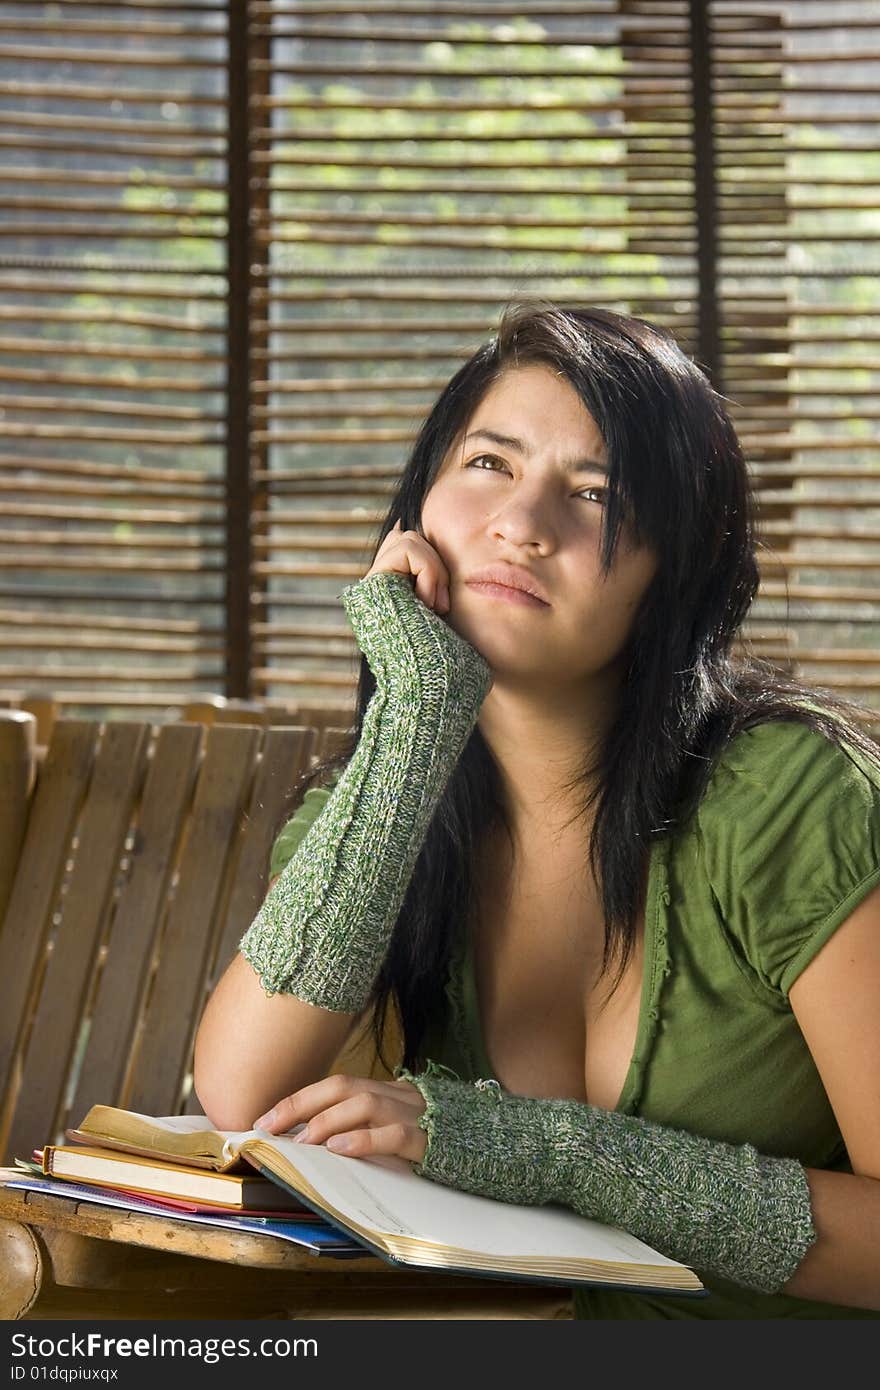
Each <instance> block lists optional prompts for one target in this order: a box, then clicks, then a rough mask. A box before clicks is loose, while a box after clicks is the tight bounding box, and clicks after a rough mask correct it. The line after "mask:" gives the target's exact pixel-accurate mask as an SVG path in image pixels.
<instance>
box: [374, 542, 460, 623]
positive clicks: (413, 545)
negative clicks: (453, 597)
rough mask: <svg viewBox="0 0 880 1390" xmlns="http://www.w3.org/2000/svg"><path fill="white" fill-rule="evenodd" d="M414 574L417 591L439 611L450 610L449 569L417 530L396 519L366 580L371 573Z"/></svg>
mask: <svg viewBox="0 0 880 1390" xmlns="http://www.w3.org/2000/svg"><path fill="white" fill-rule="evenodd" d="M388 572H390V573H392V574H405V575H406V576H407V578H409V577H411V576H414V577H415V581H416V582H415V593H416V595H417V597H418V598H420V599H421V600H422V603H424V604H425V605H426V607H428V608H433V609H434V611H435V612H436V613H448V612H449V571H448V569H447V568H446V566H445V564H444V563H443V561H442V560H441V558H440V556H439V554H438V552H437V551H436V550H435V549H434V547H433V546H432V545H431V544H430V543H429V542H428V541H426V540H425V538H424V536H422V535H420V534H419V532H418V531H402V530H401V529H400V522H399V521H395V523H394V525H393V526H392V528H391V530H390V531H389V532H388V535H387V536H386V537H385V539H384V540H383V542H382V544H381V545H380V546H379V549H378V551H377V552H376V558H375V559H374V560H373V564H372V566H371V567H370V569H369V570H367V573H366V574H365V575H364V576H363V577H364V579H369V577H370V575H371V574H382V573H388Z"/></svg>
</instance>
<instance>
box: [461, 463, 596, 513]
mask: <svg viewBox="0 0 880 1390" xmlns="http://www.w3.org/2000/svg"><path fill="white" fill-rule="evenodd" d="M484 463H500V464H501V467H502V468H504V467H506V465H505V463H504V460H503V459H499V458H496V457H495V455H494V454H477V455H476V457H475V458H472V459H470V460H469V462H468V463H466V464H465V467H466V468H474V467H480V468H481V469H482V471H483V472H484V473H492V472H494V470H493V469H491V468H483V467H482V465H483V464H484ZM590 492H601V494H602V502H603V505H604V499H605V497H606V495H607V492H608V489H607V488H606V487H584V488H581V490H580V492H577V493H575V496H576V497H584V495H585V494H586V493H590ZM586 500H587V501H589V498H587V499H586Z"/></svg>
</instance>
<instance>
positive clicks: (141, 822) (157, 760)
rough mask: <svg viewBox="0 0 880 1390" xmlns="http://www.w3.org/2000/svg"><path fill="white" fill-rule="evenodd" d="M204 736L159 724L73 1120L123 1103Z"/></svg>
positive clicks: (193, 727) (196, 728) (191, 727)
mask: <svg viewBox="0 0 880 1390" xmlns="http://www.w3.org/2000/svg"><path fill="white" fill-rule="evenodd" d="M203 736H204V729H203V727H202V726H201V725H198V724H167V725H163V726H162V727H161V728H160V729H159V731H158V737H157V739H156V743H155V747H154V748H153V750H152V757H151V759H150V766H149V770H148V772H147V778H146V783H145V785H144V790H143V795H142V797H141V802H140V806H139V807H138V808H137V812H136V815H137V819H136V823H135V825H134V843H133V846H132V850H131V854H130V864H129V873H128V876H127V878H126V880H125V882H124V884H123V886H122V888H121V890H120V893H119V897H118V900H117V903H116V911H115V914H114V919H113V923H112V925H111V928H110V936H109V940H108V943H107V948H106V955H105V959H104V963H103V968H102V970H101V973H100V978H99V980H98V984H97V987H96V991H95V998H94V1003H93V1006H92V1011H91V1024H90V1028H89V1033H88V1040H87V1044H86V1047H85V1051H84V1055H83V1057H82V1061H81V1065H80V1069H79V1074H78V1076H77V1078H76V1082H75V1090H74V1093H73V1098H72V1101H71V1104H70V1116H71V1119H72V1121H73V1123H74V1124H78V1123H79V1121H80V1120H81V1119H82V1117H83V1115H85V1113H86V1111H87V1110H88V1109H89V1107H90V1106H92V1105H97V1104H103V1105H122V1104H123V1094H124V1090H123V1088H124V1084H125V1079H126V1075H127V1073H128V1069H129V1065H130V1061H131V1053H132V1048H133V1046H134V1044H135V1041H136V1039H137V1036H138V1028H139V1024H140V1020H141V1017H142V1014H143V1009H144V1005H145V1002H146V997H147V991H148V987H149V982H150V968H151V965H152V962H153V957H154V952H155V951H156V949H157V945H158V936H159V931H160V929H161V926H162V921H163V917H164V911H165V905H166V902H167V897H168V890H169V886H170V882H171V876H172V872H173V869H174V865H175V863H176V859H177V855H178V852H179V846H180V837H181V833H182V829H183V826H184V825H185V822H186V816H187V813H188V811H189V807H190V804H191V799H192V794H193V786H194V784H195V780H196V777H197V775H198V767H199V757H200V754H201V746H202V739H203Z"/></svg>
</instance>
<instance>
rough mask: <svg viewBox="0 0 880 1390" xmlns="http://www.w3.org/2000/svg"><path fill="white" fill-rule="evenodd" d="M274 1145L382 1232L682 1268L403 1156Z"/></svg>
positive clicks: (637, 1245)
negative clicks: (422, 1173)
mask: <svg viewBox="0 0 880 1390" xmlns="http://www.w3.org/2000/svg"><path fill="white" fill-rule="evenodd" d="M261 1137H262V1138H263V1142H264V1143H266V1142H268V1141H267V1140H266V1138H265V1135H263V1136H261ZM272 1147H273V1148H275V1149H277V1150H278V1152H279V1153H280V1154H282V1155H283V1156H284V1157H285V1158H286V1159H287V1160H288V1162H289V1163H290V1164H291V1166H292V1167H294V1168H296V1169H298V1170H299V1172H300V1173H302V1175H303V1177H304V1178H306V1179H307V1180H308V1182H310V1183H311V1185H312V1186H313V1187H314V1188H315V1189H316V1191H318V1192H320V1193H321V1194H322V1196H323V1198H324V1199H325V1200H326V1201H327V1202H328V1203H329V1204H330V1205H331V1206H332V1207H334V1208H335V1209H336V1210H337V1211H338V1212H339V1214H340V1215H341V1216H342V1217H343V1218H344V1219H345V1220H347V1221H351V1222H353V1223H356V1224H357V1225H360V1226H363V1227H366V1228H367V1229H368V1230H373V1231H379V1232H381V1233H382V1234H384V1235H391V1236H398V1237H400V1236H406V1237H410V1238H412V1239H416V1240H421V1241H427V1242H431V1243H433V1244H436V1245H439V1246H443V1247H455V1248H456V1249H460V1250H469V1251H475V1252H479V1253H481V1254H485V1255H488V1256H489V1257H491V1258H492V1259H493V1260H496V1259H504V1258H508V1257H521V1258H535V1259H548V1260H560V1259H590V1260H607V1261H608V1262H609V1263H613V1264H619V1263H623V1264H645V1265H657V1266H667V1267H671V1268H681V1265H680V1264H679V1262H678V1261H676V1260H671V1259H669V1258H668V1257H667V1256H666V1255H661V1254H660V1253H659V1252H658V1251H656V1250H652V1249H651V1247H650V1246H648V1245H645V1244H644V1242H643V1241H640V1240H638V1239H637V1237H636V1236H633V1235H630V1234H629V1233H628V1232H626V1231H621V1230H619V1229H618V1228H617V1227H613V1226H604V1225H601V1224H599V1223H598V1222H595V1221H588V1220H587V1219H586V1218H585V1217H581V1216H578V1215H577V1214H576V1213H575V1212H572V1211H568V1210H566V1209H565V1208H563V1207H558V1206H544V1207H526V1206H520V1205H518V1204H514V1203H511V1202H499V1201H495V1200H493V1199H492V1198H488V1197H477V1196H474V1194H473V1193H470V1192H459V1191H457V1190H456V1189H455V1188H452V1187H444V1186H443V1185H442V1184H440V1183H436V1182H432V1181H431V1180H430V1179H429V1178H422V1177H419V1176H418V1174H416V1173H414V1172H413V1170H412V1167H411V1165H410V1163H409V1162H408V1161H407V1160H406V1159H402V1158H394V1157H384V1156H382V1157H372V1158H346V1157H345V1155H344V1154H335V1153H332V1152H331V1151H330V1150H329V1149H325V1148H324V1147H323V1146H322V1145H319V1144H296V1143H294V1141H293V1139H291V1138H288V1137H287V1136H286V1135H277V1136H275V1137H274V1139H273V1140H272Z"/></svg>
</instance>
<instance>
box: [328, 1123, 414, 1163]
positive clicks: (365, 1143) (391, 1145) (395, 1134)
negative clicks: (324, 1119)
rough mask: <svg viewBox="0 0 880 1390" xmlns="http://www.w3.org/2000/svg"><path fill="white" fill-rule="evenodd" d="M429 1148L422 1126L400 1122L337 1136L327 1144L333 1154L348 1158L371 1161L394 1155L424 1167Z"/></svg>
mask: <svg viewBox="0 0 880 1390" xmlns="http://www.w3.org/2000/svg"><path fill="white" fill-rule="evenodd" d="M427 1147H428V1136H427V1134H426V1133H425V1131H424V1130H422V1129H419V1127H418V1125H407V1124H401V1123H400V1122H397V1123H395V1124H390V1125H380V1126H379V1127H378V1128H377V1129H355V1130H351V1131H349V1132H348V1133H346V1134H335V1135H333V1136H332V1137H331V1138H330V1139H328V1141H327V1148H328V1149H329V1150H330V1151H331V1153H339V1154H345V1156H346V1157H347V1158H368V1157H370V1156H371V1155H373V1154H392V1155H395V1156H397V1157H398V1158H408V1159H409V1160H410V1161H411V1162H413V1163H421V1161H422V1159H423V1158H424V1157H425V1150H426V1148H427Z"/></svg>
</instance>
